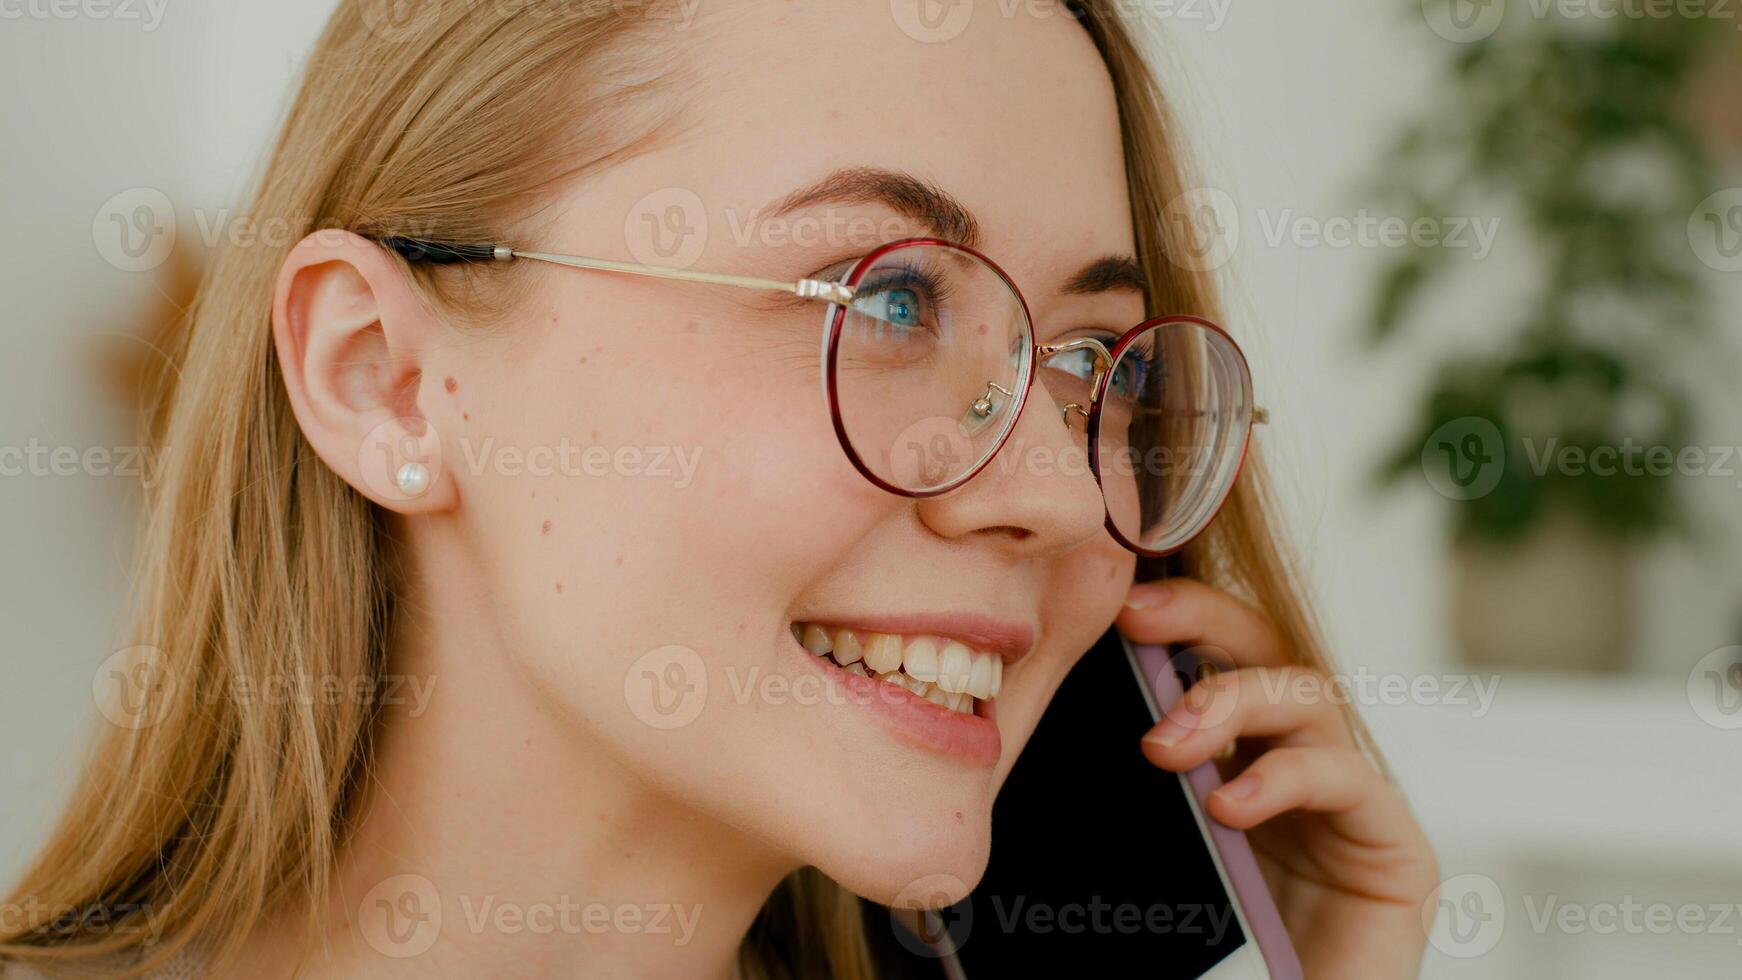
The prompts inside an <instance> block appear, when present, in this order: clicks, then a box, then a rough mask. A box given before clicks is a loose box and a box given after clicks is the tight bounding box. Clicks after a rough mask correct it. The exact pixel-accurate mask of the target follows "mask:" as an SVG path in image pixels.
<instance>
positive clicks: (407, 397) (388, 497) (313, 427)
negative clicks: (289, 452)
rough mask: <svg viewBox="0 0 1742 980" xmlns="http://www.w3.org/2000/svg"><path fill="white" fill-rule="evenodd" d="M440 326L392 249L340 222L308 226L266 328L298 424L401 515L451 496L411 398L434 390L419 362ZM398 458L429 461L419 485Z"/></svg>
mask: <svg viewBox="0 0 1742 980" xmlns="http://www.w3.org/2000/svg"><path fill="white" fill-rule="evenodd" d="M442 329H443V326H442V324H441V323H440V322H439V321H437V320H436V318H435V315H434V314H433V312H432V311H431V310H430V309H429V308H428V306H427V305H426V304H425V303H424V302H423V299H422V297H421V296H419V295H418V293H417V291H416V290H415V289H414V288H413V287H412V284H411V282H410V279H409V277H408V276H407V275H406V273H405V270H404V268H403V267H402V266H401V265H400V264H399V263H398V262H397V260H395V259H393V258H392V257H391V256H389V255H388V254H387V252H386V250H385V249H383V248H381V246H379V245H377V244H375V243H374V242H371V241H369V240H368V239H365V238H362V237H360V236H357V235H354V234H351V233H350V232H346V231H340V230H323V231H317V232H315V233H313V234H311V235H309V236H308V237H307V238H304V239H303V240H302V241H301V242H299V243H297V245H296V247H295V248H293V249H291V251H290V254H289V255H288V256H287V257H286V258H285V260H284V265H283V266H282V267H280V268H279V271H278V281H277V284H276V286H275V288H274V290H273V297H272V336H273V341H274V343H275V344H276V346H277V349H278V362H279V365H280V366H281V368H282V370H283V372H284V386H285V389H286V390H287V391H288V392H289V394H290V403H291V407H292V408H293V409H294V410H295V412H296V420H297V423H298V424H299V425H301V426H302V431H303V434H304V435H305V436H307V438H308V441H309V443H310V444H311V445H312V446H313V447H314V451H315V452H316V453H317V454H318V455H319V456H320V458H321V460H322V461H323V462H325V463H326V464H327V466H329V467H331V468H332V470H333V472H335V473H337V474H339V476H340V477H342V478H343V479H344V480H345V482H346V483H349V484H350V485H351V486H353V487H355V488H356V489H357V491H358V492H359V493H361V494H363V495H364V496H365V497H368V498H369V499H370V500H372V501H374V502H375V503H377V504H379V505H381V506H382V507H385V508H387V509H389V510H392V511H394V512H396V513H400V514H427V513H436V512H439V511H444V510H451V509H452V508H453V507H454V506H455V505H456V504H457V503H458V502H459V489H458V484H457V482H456V481H455V480H454V478H453V477H452V476H451V475H450V474H447V473H445V472H444V471H443V468H442V465H441V461H442V452H441V437H440V434H439V433H437V432H436V431H435V429H434V428H433V427H432V426H431V425H430V424H429V420H428V417H427V416H426V415H425V413H424V411H423V409H422V408H421V406H423V405H426V404H430V399H433V398H435V397H437V395H436V394H435V392H434V391H432V390H430V389H431V387H432V382H431V379H429V378H427V377H425V374H424V370H423V366H424V359H425V357H426V356H427V354H428V353H429V351H430V350H431V349H432V346H433V345H434V343H435V342H436V339H437V336H438V332H439V331H440V330H442ZM407 464H414V466H415V465H421V466H423V467H424V468H425V469H426V470H427V472H428V479H427V481H426V485H425V486H424V487H422V488H421V489H420V488H419V487H418V486H416V484H415V481H412V482H408V481H403V480H401V479H400V476H401V473H402V470H403V469H404V468H405V467H406V466H407ZM415 474H416V470H415V469H413V470H412V471H410V472H409V473H407V474H406V475H415Z"/></svg>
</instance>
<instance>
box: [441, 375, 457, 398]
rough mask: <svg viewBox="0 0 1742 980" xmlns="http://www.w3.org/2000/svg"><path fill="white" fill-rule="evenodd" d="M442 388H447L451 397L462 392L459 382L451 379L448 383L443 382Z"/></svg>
mask: <svg viewBox="0 0 1742 980" xmlns="http://www.w3.org/2000/svg"><path fill="white" fill-rule="evenodd" d="M442 387H443V388H446V389H447V390H448V394H450V395H451V394H453V393H454V392H456V391H459V390H460V383H459V382H458V381H455V380H454V379H453V378H451V377H450V378H448V379H447V380H446V381H443V382H442Z"/></svg>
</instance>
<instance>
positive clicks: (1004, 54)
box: [644, 0, 1132, 271]
mask: <svg viewBox="0 0 1742 980" xmlns="http://www.w3.org/2000/svg"><path fill="white" fill-rule="evenodd" d="M928 8H936V16H935V17H925V16H923V15H924V14H925V13H926V11H927V10H928ZM1007 8H1008V9H1007ZM962 11H967V12H968V14H969V16H967V17H966V18H965V19H963V18H962V17H961V12H962ZM916 18H918V19H917V20H916ZM672 37H673V38H676V39H677V47H676V55H675V59H674V62H675V66H676V70H675V73H674V74H673V76H672V83H673V85H674V87H675V89H676V90H677V92H678V94H679V96H680V97H681V98H682V100H683V102H684V110H683V124H682V126H681V128H680V130H679V132H678V134H677V135H676V136H675V137H674V139H673V140H672V142H671V145H669V146H662V147H660V148H659V149H658V150H655V151H654V152H653V153H651V154H649V158H648V159H646V160H645V161H644V162H645V163H646V164H647V165H649V166H652V167H658V168H660V169H661V170H663V171H664V172H666V173H670V172H672V170H673V169H679V170H682V171H683V172H685V173H686V174H687V175H688V178H687V179H689V180H690V181H691V182H692V184H693V186H691V187H690V189H692V190H695V191H696V192H697V193H698V194H699V195H700V196H701V197H702V198H703V199H704V201H706V202H707V203H708V205H709V206H710V208H711V209H713V208H727V209H733V208H745V209H757V208H760V207H762V206H764V205H766V204H768V203H769V202H773V201H776V200H779V199H780V198H782V197H783V196H785V195H786V194H788V193H789V192H791V191H792V189H793V188H795V187H799V186H802V185H806V184H809V183H811V182H812V181H815V180H817V179H818V178H819V177H821V176H823V175H824V174H827V173H829V172H831V171H835V170H840V169H844V168H859V167H865V168H880V169H885V170H890V171H899V172H904V173H910V174H913V175H915V176H916V177H919V178H921V179H923V180H925V181H927V182H930V183H931V184H934V185H935V186H936V187H938V188H939V189H940V190H943V191H945V192H946V193H948V194H949V195H951V196H952V197H954V198H955V199H956V200H958V201H960V202H961V204H962V205H964V206H965V207H966V208H967V209H968V210H969V211H971V212H972V213H973V215H974V217H975V218H976V220H977V222H978V224H979V225H980V228H981V231H982V233H983V235H984V240H983V245H984V247H985V248H986V249H987V250H988V251H989V252H992V253H994V254H995V257H998V258H999V259H1000V260H1001V261H1005V262H1007V263H1012V264H1017V265H1022V264H1026V263H1044V262H1047V261H1051V260H1056V259H1060V258H1077V259H1079V260H1080V257H1081V256H1082V255H1083V254H1084V253H1108V252H1128V251H1130V250H1131V243H1132V234H1131V221H1130V214H1129V204H1128V198H1127V196H1126V195H1127V192H1126V185H1125V170H1124V161H1123V155H1122V150H1121V139H1120V131H1119V121H1118V113H1117V108H1116V105H1115V101H1114V95H1113V88H1112V82H1111V80H1110V78H1109V76H1108V73H1107V71H1106V68H1105V67H1104V65H1103V63H1102V61H1101V58H1100V56H1099V54H1098V53H1097V52H1096V50H1095V48H1094V45H1093V43H1092V42H1091V40H1090V39H1089V36H1088V34H1087V32H1085V31H1084V30H1083V28H1082V27H1081V26H1080V25H1079V24H1077V22H1076V21H1075V19H1074V18H1073V17H1072V16H1071V15H1070V14H1068V13H1067V12H1066V11H1065V10H1064V7H1063V6H1062V4H1061V5H1056V6H1052V7H1049V6H1048V5H1045V4H1033V5H1031V4H1010V5H1005V4H983V3H976V4H966V3H958V4H935V3H931V2H930V0H866V2H833V0H822V2H811V0H807V2H804V3H796V2H783V0H769V2H763V0H744V2H736V3H725V4H705V5H703V6H702V7H700V8H698V11H697V16H696V18H695V20H694V21H693V23H692V24H691V25H690V26H688V27H687V28H686V29H684V30H682V31H681V32H674V33H673V34H672ZM682 161H688V162H687V163H684V162H682ZM1013 271H1014V270H1013Z"/></svg>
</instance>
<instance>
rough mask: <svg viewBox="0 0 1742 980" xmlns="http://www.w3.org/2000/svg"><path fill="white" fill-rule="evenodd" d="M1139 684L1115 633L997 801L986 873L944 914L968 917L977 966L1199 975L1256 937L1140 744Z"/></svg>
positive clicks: (1165, 777)
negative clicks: (1125, 966) (1097, 966)
mask: <svg viewBox="0 0 1742 980" xmlns="http://www.w3.org/2000/svg"><path fill="white" fill-rule="evenodd" d="M1188 683H1189V682H1188ZM1137 684H1138V681H1137V678H1136V676H1135V675H1134V674H1133V672H1132V669H1131V665H1130V661H1129V660H1128V659H1127V657H1126V654H1125V650H1124V647H1123V646H1122V645H1121V643H1120V640H1119V636H1118V634H1117V633H1115V632H1114V631H1112V630H1109V631H1108V632H1107V634H1106V635H1104V636H1103V637H1102V638H1101V640H1100V641H1099V642H1098V643H1096V644H1095V647H1094V648H1093V649H1091V650H1090V651H1089V652H1088V653H1085V654H1084V655H1083V657H1082V659H1081V660H1080V661H1079V662H1078V664H1077V666H1076V667H1075V668H1074V669H1073V670H1072V671H1071V673H1070V674H1069V675H1068V676H1067V677H1066V678H1065V680H1064V682H1063V684H1062V686H1061V687H1060V689H1059V692H1058V694H1057V696H1055V697H1054V698H1053V700H1052V703H1051V705H1050V706H1048V708H1047V710H1046V713H1045V714H1044V715H1043V716H1042V717H1041V720H1040V723H1039V726H1038V727H1037V728H1036V729H1035V732H1034V735H1033V736H1032V737H1031V739H1030V740H1029V742H1028V744H1027V746H1026V747H1025V748H1024V749H1023V751H1022V755H1021V756H1020V757H1019V758H1018V760H1017V762H1016V764H1015V766H1014V768H1012V770H1011V772H1010V776H1009V779H1008V781H1007V782H1006V783H1005V785H1004V788H1003V790H1002V791H1001V792H1000V793H999V795H998V801H997V803H996V804H995V805H994V807H993V811H992V856H991V863H990V865H989V866H988V868H987V871H986V875H985V877H984V878H983V879H982V880H981V883H980V886H979V887H978V888H976V889H975V890H974V892H973V894H972V895H971V896H970V898H969V899H968V900H967V901H966V902H964V903H962V904H961V905H958V906H957V907H956V908H955V909H952V910H948V911H946V912H945V913H944V914H945V915H956V916H970V917H971V918H969V919H968V920H967V921H966V922H965V923H958V925H957V928H955V929H953V930H952V933H954V934H955V935H956V936H957V937H958V939H959V942H958V948H957V954H958V957H959V959H960V962H961V965H962V966H963V968H964V969H965V971H966V973H967V975H968V976H969V977H974V978H982V977H1003V976H1029V975H1033V974H1035V973H1041V974H1042V975H1045V974H1046V973H1048V972H1050V971H1051V970H1054V969H1058V970H1065V969H1076V970H1081V969H1082V968H1084V967H1085V966H1088V965H1090V964H1093V963H1097V962H1124V963H1131V964H1134V965H1140V966H1138V968H1139V969H1140V970H1141V973H1142V975H1144V976H1148V977H1181V978H1186V977H1199V976H1202V975H1203V974H1204V973H1206V972H1208V971H1209V970H1210V969H1211V968H1212V967H1214V966H1215V965H1216V964H1217V963H1220V962H1221V961H1222V960H1224V959H1225V958H1227V957H1228V956H1230V955H1232V954H1233V953H1234V952H1236V951H1237V950H1238V949H1239V948H1240V947H1241V946H1242V945H1244V944H1245V943H1246V941H1247V937H1246V935H1245V933H1244V931H1243V930H1242V929H1241V927H1240V922H1239V919H1238V918H1237V917H1236V915H1235V911H1234V907H1233V903H1232V901H1231V900H1230V898H1229V895H1228V891H1227V889H1226V887H1225V886H1224V885H1223V882H1222V878H1221V875H1220V874H1219V873H1218V871H1217V867H1216V863H1215V857H1214V856H1213V855H1212V853H1211V850H1210V844H1209V842H1208V841H1206V840H1205V839H1204V836H1203V833H1202V832H1201V831H1200V829H1199V825H1198V822H1197V818H1196V816H1195V815H1194V813H1193V810H1192V806H1191V803H1190V801H1189V800H1188V797H1187V794H1188V793H1189V790H1188V789H1187V788H1186V786H1185V784H1184V782H1183V781H1182V780H1181V779H1180V778H1179V777H1178V776H1177V775H1176V774H1174V773H1171V772H1168V771H1166V770H1163V769H1158V768H1156V767H1155V766H1154V765H1153V764H1152V763H1150V762H1149V760H1148V759H1145V758H1144V757H1143V754H1142V752H1141V750H1140V748H1139V740H1140V739H1141V738H1142V736H1143V733H1144V732H1145V731H1147V730H1148V729H1149V727H1150V726H1151V725H1152V724H1153V723H1154V722H1153V719H1152V717H1151V715H1150V711H1149V707H1148V704H1147V703H1146V701H1145V700H1144V696H1143V692H1142V691H1141V690H1140V689H1139V688H1138V686H1137ZM964 925H965V928H964V927H963V926H964Z"/></svg>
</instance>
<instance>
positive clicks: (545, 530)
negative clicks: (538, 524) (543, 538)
mask: <svg viewBox="0 0 1742 980" xmlns="http://www.w3.org/2000/svg"><path fill="white" fill-rule="evenodd" d="M539 533H540V534H549V533H550V522H549V521H545V522H544V528H543V529H542V530H541V531H540V532H539Z"/></svg>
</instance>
